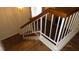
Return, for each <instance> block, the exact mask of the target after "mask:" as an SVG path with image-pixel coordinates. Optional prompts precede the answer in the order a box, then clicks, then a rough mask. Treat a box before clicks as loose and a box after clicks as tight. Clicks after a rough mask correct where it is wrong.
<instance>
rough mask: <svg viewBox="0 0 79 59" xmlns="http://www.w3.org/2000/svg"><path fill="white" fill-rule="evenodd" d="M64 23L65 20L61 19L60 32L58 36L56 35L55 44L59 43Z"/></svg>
mask: <svg viewBox="0 0 79 59" xmlns="http://www.w3.org/2000/svg"><path fill="white" fill-rule="evenodd" d="M64 21H65V18H62V22H61V26H60V30H59V34H58V38H57V42H59V40H60V36H61V31H62V28H63V25H64Z"/></svg>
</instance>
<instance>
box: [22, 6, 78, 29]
mask: <svg viewBox="0 0 79 59" xmlns="http://www.w3.org/2000/svg"><path fill="white" fill-rule="evenodd" d="M77 11H79V8H78V7H57V8H48V9H46V10H44V11H43V12H42V13H40V14H39V15H37V16H36V17H33V18H30V19H31V21H29V22H28V23H26V24H24V25H23V26H21V28H24V27H25V26H26V25H28V24H29V23H31V22H33V21H35V20H36V19H38V18H39V17H41V16H43V15H45V14H47V13H51V14H54V15H56V16H60V17H67V16H69V15H71V14H73V13H75V12H77Z"/></svg>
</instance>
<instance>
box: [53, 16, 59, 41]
mask: <svg viewBox="0 0 79 59" xmlns="http://www.w3.org/2000/svg"><path fill="white" fill-rule="evenodd" d="M59 23H60V17H58V23H57V27H56V32H55V37H54V41H55V40H56V37H57V32H58V27H59Z"/></svg>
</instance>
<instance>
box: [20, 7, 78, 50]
mask: <svg viewBox="0 0 79 59" xmlns="http://www.w3.org/2000/svg"><path fill="white" fill-rule="evenodd" d="M78 10H79V8H55V9H53V8H48V9H47V10H45V11H43V12H42V13H41V14H39V15H37V16H36V17H34V18H31V19H32V21H30V22H28V23H26V24H24V25H23V26H21V31H22V34H24V35H28V34H32V33H38V32H39V33H40V34H41V35H43V36H45V37H46V38H48V40H49V41H50V42H52V43H53V44H54V45H55V46H56V47H57V48H58V50H60V49H61V48H63V47H64V45H65V44H66V43H67V42H68V41H69V40H70V39H71V38H72V36H74V35H75V34H76V32H78V28H79V11H78ZM24 35H23V36H24ZM67 38H68V39H67ZM51 49H52V48H51Z"/></svg>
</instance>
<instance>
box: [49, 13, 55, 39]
mask: <svg viewBox="0 0 79 59" xmlns="http://www.w3.org/2000/svg"><path fill="white" fill-rule="evenodd" d="M53 18H54V15H53V14H52V18H51V25H50V33H49V37H50V38H51V31H52V25H53Z"/></svg>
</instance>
